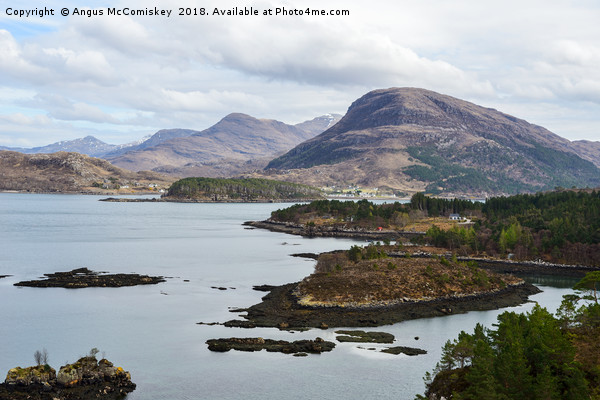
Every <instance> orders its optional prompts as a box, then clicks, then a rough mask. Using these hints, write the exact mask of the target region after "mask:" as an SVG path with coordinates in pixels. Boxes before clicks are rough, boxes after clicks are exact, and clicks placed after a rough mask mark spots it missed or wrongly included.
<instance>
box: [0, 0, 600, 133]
mask: <svg viewBox="0 0 600 400" xmlns="http://www.w3.org/2000/svg"><path fill="white" fill-rule="evenodd" d="M51 4H53V6H54V8H56V9H57V10H59V9H60V7H70V8H73V7H79V5H78V4H77V3H76V2H74V1H71V0H65V4H64V5H61V4H58V3H51ZM323 4H324V3H323V2H319V1H316V0H302V1H299V0H281V1H280V2H273V1H270V0H265V1H250V2H249V3H248V4H244V5H243V6H247V7H251V6H252V7H255V8H257V9H260V10H263V9H268V8H274V7H281V6H285V7H286V8H302V9H305V8H306V7H310V8H316V9H320V8H323V7H324V5H323ZM37 6H38V5H37V4H35V3H34V2H32V1H30V0H24V2H23V5H20V7H22V8H35V7H37ZM88 6H91V5H88ZM154 6H156V7H158V8H168V9H172V10H173V14H172V16H171V18H164V17H130V16H120V17H119V16H107V15H105V16H104V17H90V18H88V17H85V16H70V17H66V18H65V17H57V18H55V19H48V22H47V23H45V25H44V29H41V28H40V22H39V21H32V22H28V21H25V20H23V21H21V22H19V23H21V24H22V25H23V30H25V28H26V29H28V30H30V33H29V34H28V35H24V36H23V35H19V34H17V33H14V32H16V30H15V29H14V28H11V26H12V27H14V26H16V24H17V23H18V22H15V21H12V20H11V23H10V24H7V25H6V26H8V28H7V29H2V30H0V54H2V56H0V84H1V85H2V86H3V90H4V89H6V90H12V91H14V93H17V92H18V93H22V94H23V93H27V95H25V94H23V96H22V97H19V96H17V97H19V98H17V97H14V96H13V97H14V98H13V97H11V96H8V97H6V96H5V97H3V100H4V104H3V105H2V106H0V114H4V115H14V114H16V113H21V114H23V115H34V114H36V115H37V114H41V115H45V116H46V118H49V119H50V120H51V121H53V123H54V124H61V123H62V122H61V121H65V122H64V123H65V124H66V125H65V126H66V128H65V132H66V133H65V134H68V135H77V136H75V137H81V136H82V134H83V131H81V132H78V131H77V129H76V128H78V127H79V128H81V127H84V128H86V129H88V128H89V129H92V128H93V129H96V130H97V133H99V134H100V135H106V136H111V137H114V135H117V134H118V133H119V132H121V133H122V134H123V135H124V141H129V140H133V139H135V138H131V137H127V138H125V135H127V132H126V131H125V129H127V128H130V129H131V130H132V132H133V131H135V132H140V131H146V133H152V132H153V131H155V130H158V129H160V128H165V127H184V128H192V129H204V128H207V127H208V126H210V125H212V124H214V123H215V122H217V121H218V120H220V119H221V118H222V117H223V116H224V115H226V114H228V113H230V112H245V113H248V114H251V115H254V116H256V117H259V118H274V119H279V120H282V121H284V122H301V121H303V120H305V119H310V118H313V117H315V116H317V115H320V114H324V113H328V112H340V113H343V112H344V111H345V110H346V109H347V107H348V106H349V105H350V104H351V103H352V101H354V100H355V99H356V98H358V97H360V96H361V95H363V94H364V93H366V92H368V91H370V90H372V89H378V88H387V87H392V86H412V87H423V88H427V89H431V90H434V91H438V92H441V93H445V94H450V95H452V96H456V97H459V98H464V99H466V100H469V101H473V102H476V103H479V104H482V105H489V106H497V107H496V108H498V109H500V110H501V111H510V112H512V113H513V114H514V115H516V116H517V117H521V118H530V117H531V118H532V119H533V121H534V122H536V123H538V124H540V125H544V124H545V123H546V122H547V123H548V124H554V126H560V127H561V128H562V127H564V126H566V124H567V122H565V123H559V122H557V119H556V116H557V115H561V116H563V117H561V118H563V119H562V120H563V121H567V119H566V116H567V115H569V114H570V113H571V115H574V113H575V111H576V110H582V109H583V110H586V111H585V113H584V114H583V115H582V114H577V115H580V116H581V117H582V118H583V120H584V121H586V124H585V125H582V124H577V129H576V130H571V131H570V132H571V134H572V135H574V136H576V135H577V131H578V132H580V134H581V135H585V137H586V138H592V139H593V135H596V140H600V136H599V135H598V131H597V130H595V127H597V124H596V123H595V122H594V123H593V121H600V117H599V115H600V70H599V69H598V68H597V65H600V47H598V43H600V29H599V28H598V24H597V21H596V20H597V16H598V12H599V10H600V8H599V6H598V5H596V4H595V3H593V2H589V1H588V2H578V3H577V4H573V3H572V2H569V4H567V3H566V2H565V3H560V4H555V3H553V4H548V3H547V2H544V1H542V0H531V1H530V2H527V3H522V2H519V1H517V0H506V1H505V2H503V3H502V4H500V3H489V2H478V1H476V0H456V1H452V2H447V1H443V0H422V1H419V2H403V3H390V2H389V1H385V0H372V1H370V2H369V3H365V2H359V1H353V0H348V1H345V2H341V1H331V2H328V4H327V6H325V8H343V9H348V10H350V12H351V14H350V16H347V17H306V16H303V17H301V16H291V17H290V16H287V17H274V16H273V17H268V16H267V17H265V16H257V17H240V16H237V17H226V16H225V17H217V16H203V17H200V16H183V17H180V16H177V15H175V14H177V11H178V7H199V5H198V4H197V2H196V1H194V0H180V2H178V3H177V4H176V5H174V3H172V2H169V1H165V0H156V4H153V7H154ZM235 6H238V7H239V6H240V4H236V2H234V1H233V0H222V1H220V2H219V3H216V2H214V3H210V2H209V3H205V4H203V5H202V7H205V8H206V9H207V10H208V11H209V13H210V12H212V8H214V7H218V8H221V9H228V8H231V7H235ZM94 7H98V8H99V7H130V8H132V9H133V8H146V7H148V4H147V2H145V1H142V0H127V2H124V1H121V0H103V1H98V2H95V5H94ZM103 9H105V8H103ZM105 14H106V13H105ZM49 28H51V29H49ZM36 29H39V30H38V31H37V33H36ZM13 31H14V32H13ZM0 97H2V96H0ZM534 104H545V105H552V107H549V106H548V107H541V108H536V107H533V105H534ZM582 104H585V107H582ZM502 107H505V108H504V109H503V108H502ZM534 109H535V112H534V111H531V110H534ZM544 109H546V110H548V111H544ZM556 110H561V112H560V113H556V112H555V111H556ZM587 116H589V118H588V117H587ZM2 121H4V122H3V123H4V124H8V122H7V121H6V120H0V131H5V132H6V129H14V128H15V126H16V125H2ZM22 126H23V127H29V128H27V129H29V130H30V135H31V137H38V138H39V137H43V136H42V135H40V134H39V132H37V131H36V130H37V129H43V128H42V127H41V126H37V125H35V124H27V123H23V125H22ZM574 126H575V125H574ZM586 126H587V127H588V128H587V129H585V127H586ZM557 133H560V132H557ZM19 134H23V135H24V134H26V133H25V131H24V130H23V129H19ZM5 137H6V135H5ZM70 138H73V137H70ZM65 139H67V137H65ZM0 144H2V143H1V142H0ZM38 144H45V143H38Z"/></svg>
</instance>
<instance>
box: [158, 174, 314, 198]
mask: <svg viewBox="0 0 600 400" xmlns="http://www.w3.org/2000/svg"><path fill="white" fill-rule="evenodd" d="M321 197H322V194H321V191H319V190H318V189H315V188H313V187H310V186H306V185H299V184H296V183H289V182H281V181H274V180H269V179H258V178H237V179H236V178H228V179H225V178H184V179H180V180H178V181H176V182H174V183H173V184H172V185H171V187H170V188H169V190H168V191H167V193H166V194H165V195H164V196H163V198H164V199H174V198H175V199H189V200H211V201H225V200H232V201H256V200H304V199H317V198H321Z"/></svg>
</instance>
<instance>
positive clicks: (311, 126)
mask: <svg viewBox="0 0 600 400" xmlns="http://www.w3.org/2000/svg"><path fill="white" fill-rule="evenodd" d="M342 117H343V115H340V114H325V115H321V116H320V117H316V118H313V119H311V120H310V121H304V122H300V123H299V124H296V125H294V126H295V127H296V128H299V129H302V130H303V131H304V132H306V133H308V134H310V135H312V136H317V135H318V134H319V133H322V132H324V131H326V130H327V129H329V128H331V127H332V126H333V125H335V124H337V123H338V121H339V120H340V119H342Z"/></svg>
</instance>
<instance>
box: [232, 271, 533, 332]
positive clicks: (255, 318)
mask: <svg viewBox="0 0 600 400" xmlns="http://www.w3.org/2000/svg"><path fill="white" fill-rule="evenodd" d="M298 284H299V283H298V282H297V283H290V284H287V285H282V286H277V287H274V288H273V290H271V291H270V292H269V294H267V295H266V296H264V297H263V298H262V302H261V303H259V304H256V305H253V306H252V307H250V308H247V309H244V311H246V312H247V314H246V315H244V316H243V317H244V320H230V321H227V322H225V323H224V325H225V326H228V327H241V328H255V327H276V328H279V329H290V330H294V329H304V328H322V329H323V328H324V329H326V328H333V327H374V326H382V325H389V324H394V323H397V322H402V321H406V320H410V319H417V318H428V317H439V316H444V315H449V314H458V313H465V312H468V311H484V310H493V309H499V308H503V307H511V306H516V305H519V304H522V303H525V302H527V301H528V297H529V296H530V295H533V294H536V293H539V292H540V290H539V289H538V288H536V287H535V286H533V285H531V284H529V283H525V282H523V283H521V284H518V285H510V286H507V287H506V288H504V289H501V290H497V291H494V292H490V293H478V294H474V295H470V296H461V297H452V296H450V297H445V298H439V299H435V300H429V301H408V302H401V303H396V304H391V305H388V306H381V307H354V308H353V307H311V306H303V305H301V304H300V303H299V302H298V298H297V297H296V296H295V295H294V293H295V292H296V289H297V286H298ZM236 311H240V310H236Z"/></svg>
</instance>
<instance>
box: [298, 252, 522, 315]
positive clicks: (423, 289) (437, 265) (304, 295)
mask: <svg viewBox="0 0 600 400" xmlns="http://www.w3.org/2000/svg"><path fill="white" fill-rule="evenodd" d="M325 256H326V258H328V259H327V260H326V264H327V265H328V266H329V268H324V267H321V271H328V272H315V273H314V274H312V275H310V276H308V277H306V278H305V279H304V280H303V281H302V282H301V283H300V284H299V285H298V288H297V290H296V295H297V296H298V297H299V298H300V303H301V304H305V305H321V306H323V305H325V306H334V305H335V306H376V305H386V304H392V303H398V302H402V301H417V300H431V299H434V298H439V297H448V296H465V295H470V294H475V293H481V292H489V291H493V290H499V289H502V288H504V287H506V285H509V284H517V283H520V282H522V281H521V280H520V279H518V278H515V277H511V276H504V275H503V276H500V275H498V274H494V273H492V272H488V271H485V270H482V269H480V268H477V267H473V266H468V265H466V264H465V263H455V262H449V261H445V260H443V261H440V260H438V259H417V258H415V259H410V258H380V259H376V260H361V261H359V262H357V263H353V262H350V261H346V262H345V263H343V264H342V263H341V262H340V257H341V256H340V254H337V255H334V256H331V255H325ZM334 263H335V264H334ZM332 264H334V267H333V268H331V265H332Z"/></svg>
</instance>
